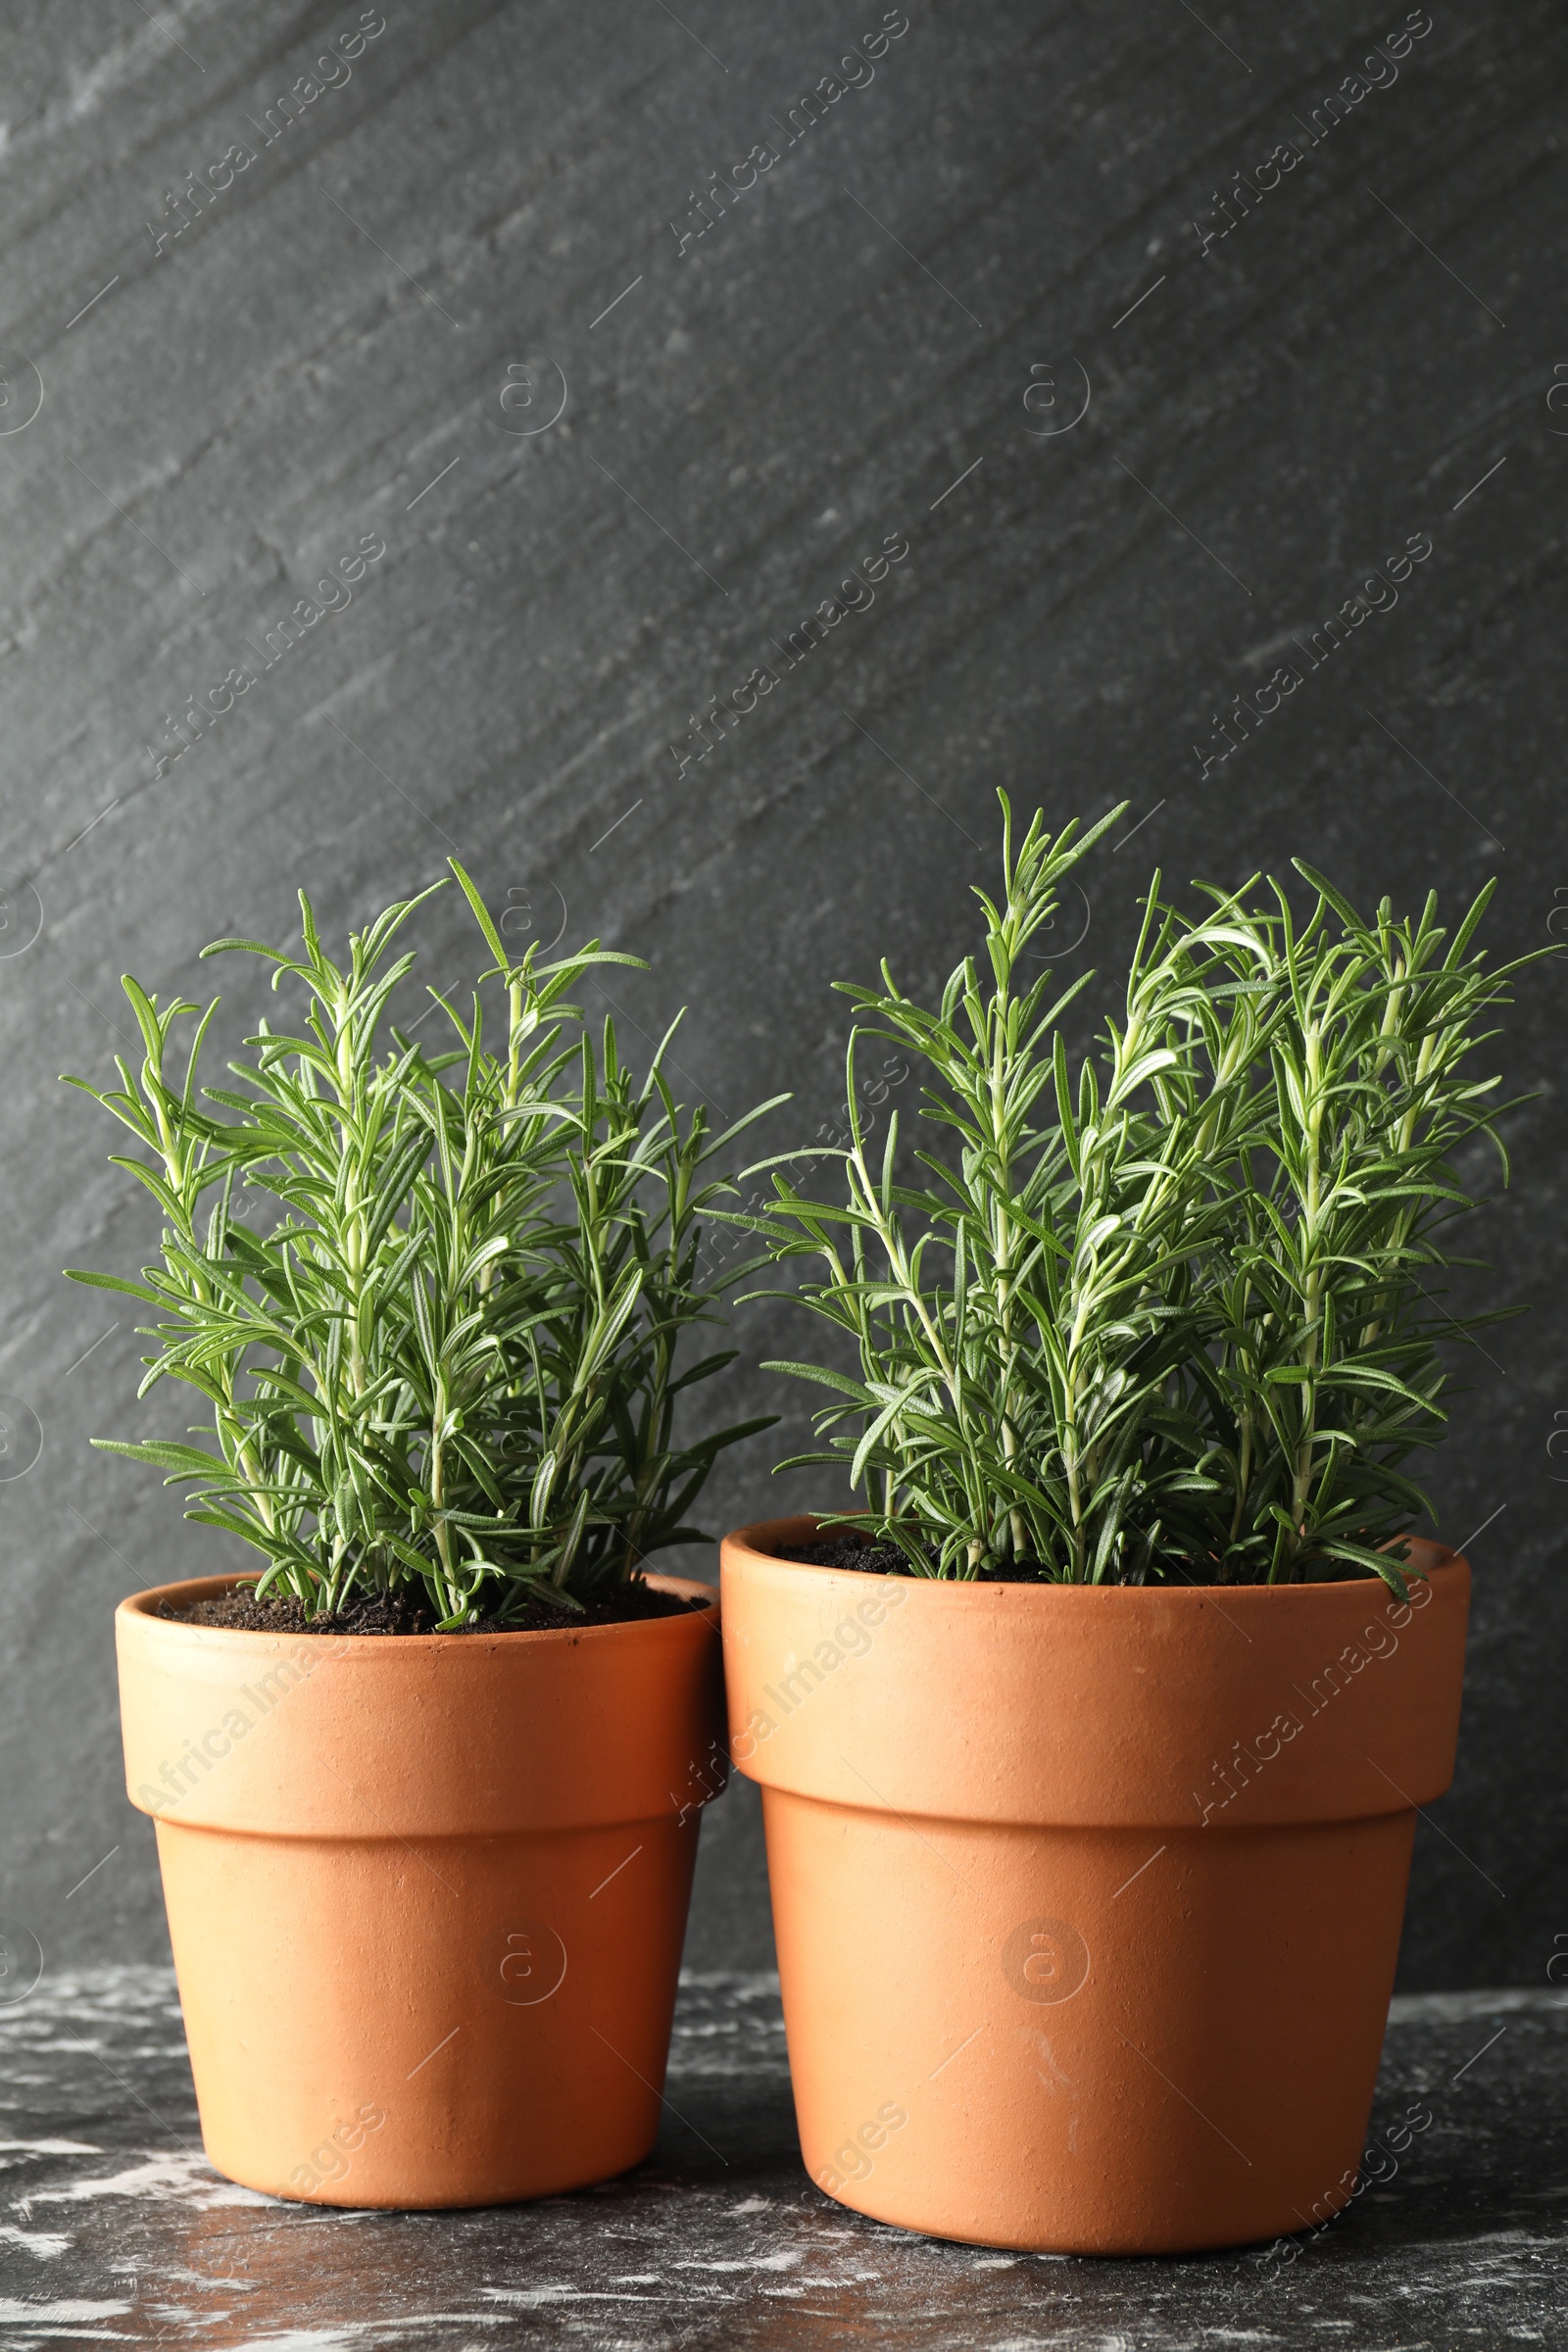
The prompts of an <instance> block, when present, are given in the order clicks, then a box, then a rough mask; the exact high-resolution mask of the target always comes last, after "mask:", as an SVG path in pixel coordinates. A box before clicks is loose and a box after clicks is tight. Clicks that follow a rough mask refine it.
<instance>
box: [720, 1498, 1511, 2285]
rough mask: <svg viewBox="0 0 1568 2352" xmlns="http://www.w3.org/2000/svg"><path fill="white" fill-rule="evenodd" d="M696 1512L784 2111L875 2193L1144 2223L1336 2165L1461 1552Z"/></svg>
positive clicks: (848, 2195) (1320, 2208)
mask: <svg viewBox="0 0 1568 2352" xmlns="http://www.w3.org/2000/svg"><path fill="white" fill-rule="evenodd" d="M812 1530H813V1523H812V1522H811V1521H810V1520H809V1519H785V1520H775V1521H773V1522H771V1523H770V1524H768V1525H766V1526H760V1527H753V1528H747V1529H743V1530H742V1531H741V1532H740V1533H739V1534H738V1535H734V1536H731V1537H729V1538H728V1540H727V1541H726V1543H725V1544H724V1547H723V1567H722V1592H723V1633H724V1654H725V1666H726V1672H727V1677H728V1684H729V1720H730V1744H731V1754H732V1756H733V1759H734V1762H735V1763H736V1764H737V1765H738V1766H739V1767H740V1769H741V1770H742V1771H743V1772H745V1773H747V1774H748V1775H749V1776H750V1777H751V1778H752V1779H753V1780H755V1781H758V1782H760V1784H761V1789H762V1807H763V1819H764V1822H765V1826H766V1835H767V1860H768V1875H769V1878H770V1881H771V1884H772V1896H773V1919H774V1926H775V1930H776V1933H777V1939H778V1957H779V1973H780V1976H781V1978H782V1981H783V1989H784V2017H785V2027H786V2032H787V2034H788V2039H789V2054H790V2066H791V2071H792V2073H793V2076H794V2082H795V2101H796V2112H797V2116H798V2118H799V2123H800V2132H801V2146H802V2150H803V2153H804V2155H805V2160H806V2164H807V2167H808V2170H809V2173H810V2175H811V2178H812V2179H813V2180H815V2181H817V2182H818V2183H819V2184H820V2186H821V2187H823V2188H825V2189H826V2190H827V2191H828V2192H829V2193H830V2194H831V2195H832V2196H835V2197H837V2198H839V2199H840V2201H841V2202H842V2203H844V2204H846V2205H851V2206H853V2207H855V2208H856V2209H857V2211H858V2212H861V2213H866V2214H870V2215H872V2216H874V2217H875V2218H876V2219H877V2220H879V2221H884V2222H896V2223H899V2224H901V2225H903V2227H905V2228H906V2229H921V2230H926V2231H928V2232H931V2233H932V2234H934V2235H938V2236H943V2237H956V2238H966V2239H970V2240H973V2241H974V2242H976V2243H979V2244H983V2245H999V2246H1008V2247H1016V2248H1029V2249H1035V2250H1039V2251H1049V2252H1066V2253H1094V2254H1128V2253H1141V2254H1154V2253H1175V2252H1180V2251H1183V2250H1186V2249H1189V2248H1197V2247H1201V2246H1222V2245H1235V2244H1241V2243H1245V2242H1247V2241H1248V2240H1251V2239H1257V2238H1264V2237H1271V2236H1274V2235H1276V2234H1283V2233H1285V2232H1288V2231H1291V2230H1297V2229H1302V2228H1304V2227H1305V2226H1306V2225H1307V2224H1309V2223H1311V2222H1315V2221H1318V2220H1321V2219H1323V2218H1325V2217H1326V2216H1327V2215H1328V2214H1329V2213H1331V2212H1333V2211H1334V2210H1336V2209H1337V2208H1338V2207H1339V2206H1340V2205H1342V2204H1344V2203H1345V2202H1346V2200H1347V2199H1348V2195H1349V2193H1350V2189H1351V2186H1352V2184H1353V2182H1354V2179H1355V2174H1356V2168H1357V2166H1358V2164H1359V2162H1360V2156H1361V2150H1362V2147H1363V2144H1364V2139H1365V2132H1366V2125H1367V2119H1368V2114H1369V2111H1370V2108H1371V2101H1372V2091H1373V2084H1374V2080H1375V2077H1376V2074H1377V2066H1378V2055H1379V2051H1380V2049H1381V2047H1382V2042H1383V2032H1384V2025H1385V2022H1386V2019H1387V2013H1388V2005H1389V1995H1390V1992H1391V1990H1392V1988H1393V1984H1394V1971H1395V1962H1396V1958H1397V1951H1398V1943H1399V1928H1400V1922H1401V1919H1402V1917H1403V1911H1404V1897H1405V1885H1406V1880H1407V1877H1408V1873H1409V1864H1410V1848H1411V1842H1412V1838H1413V1835H1414V1830H1415V1812H1414V1807H1415V1806H1416V1805H1418V1804H1426V1803H1429V1802H1430V1801H1431V1799H1432V1798H1434V1797H1436V1796H1440V1795H1442V1793H1443V1791H1444V1790H1445V1789H1446V1788H1447V1786H1448V1782H1449V1780H1450V1778H1451V1775H1452V1770H1453V1755H1454V1743H1455V1738H1456V1734H1457V1728H1458V1719H1459V1695H1460V1685H1461V1681H1462V1678H1463V1670H1464V1639H1465V1618H1466V1612H1467V1607H1468V1601H1469V1585H1470V1572H1469V1568H1468V1566H1467V1565H1466V1563H1465V1562H1464V1561H1463V1560H1461V1559H1458V1558H1456V1557H1455V1556H1454V1555H1453V1554H1452V1553H1451V1552H1448V1551H1446V1550H1445V1549H1444V1548H1443V1547H1442V1546H1441V1545H1438V1544H1418V1545H1417V1546H1415V1549H1416V1553H1417V1556H1418V1558H1419V1560H1420V1563H1421V1564H1422V1565H1423V1566H1425V1567H1427V1568H1428V1569H1430V1571H1431V1578H1430V1583H1429V1584H1427V1585H1426V1586H1423V1587H1420V1588H1417V1589H1416V1598H1417V1599H1418V1600H1419V1604H1420V1605H1419V1606H1416V1605H1412V1606H1411V1607H1410V1608H1408V1609H1406V1608H1402V1607H1401V1606H1400V1605H1399V1604H1398V1603H1397V1602H1396V1601H1395V1599H1394V1596H1393V1594H1392V1593H1388V1592H1387V1591H1386V1590H1385V1589H1384V1588H1383V1587H1382V1586H1381V1585H1378V1584H1376V1583H1373V1582H1371V1581H1365V1582H1355V1583H1349V1584H1336V1585H1314V1586H1305V1587H1293V1588H1285V1589H1281V1590H1278V1591H1272V1592H1271V1591H1269V1590H1268V1589H1267V1588H1257V1587H1250V1588H1249V1587H1243V1588H1233V1589H1230V1590H1227V1591H1226V1592H1224V1593H1210V1592H1205V1591H1203V1590H1201V1589H1198V1590H1195V1589H1190V1588H1189V1589H1177V1590H1170V1589H1155V1590H1142V1589H1134V1588H1123V1587H1101V1588H1096V1587H1087V1588H1086V1587H1081V1586H1080V1587H1062V1586H1026V1585H979V1584H938V1583H935V1582H926V1581H924V1580H916V1579H910V1578H903V1577H891V1578H890V1577H881V1576H867V1575H861V1574H858V1573H856V1572H855V1571H853V1570H844V1571H840V1570H831V1569H824V1568H813V1567H803V1566H799V1565H796V1564H794V1563H792V1562H789V1561H785V1560H780V1559H777V1558H775V1557H772V1556H770V1555H771V1554H772V1553H773V1552H774V1551H775V1550H776V1549H778V1548H779V1547H780V1546H782V1545H784V1544H803V1543H809V1541H810V1540H811V1535H812Z"/></svg>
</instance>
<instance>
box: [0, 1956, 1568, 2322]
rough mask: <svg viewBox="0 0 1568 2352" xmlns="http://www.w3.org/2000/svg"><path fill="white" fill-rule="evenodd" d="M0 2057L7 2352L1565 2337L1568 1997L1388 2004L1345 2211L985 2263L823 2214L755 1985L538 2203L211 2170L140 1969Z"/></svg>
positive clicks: (55, 1999) (34, 2021) (39, 2024)
mask: <svg viewBox="0 0 1568 2352" xmlns="http://www.w3.org/2000/svg"><path fill="white" fill-rule="evenodd" d="M0 2066H3V2076H0V2173H3V2179H0V2346H3V2347H4V2352H33V2348H34V2347H39V2346H43V2345H48V2344H159V2345H164V2346H167V2347H170V2348H171V2352H173V2348H175V2347H178V2346H182V2345H204V2346H206V2345H213V2346H221V2345H247V2346H268V2347H272V2348H273V2352H335V2348H336V2347H339V2346H342V2347H350V2346H354V2347H358V2346H361V2345H364V2346H376V2347H378V2346H382V2345H388V2346H399V2347H408V2348H409V2352H417V2348H420V2347H424V2346H431V2347H436V2346H439V2347H441V2348H442V2352H449V2348H450V2352H468V2348H469V2347H476V2346H484V2347H489V2346H492V2345H508V2344H528V2345H535V2344H542V2345H554V2344H571V2345H576V2346H584V2347H589V2348H593V2352H597V2348H599V2347H609V2346H612V2345H613V2346H615V2347H616V2348H617V2352H643V2348H644V2347H647V2348H648V2352H654V2348H655V2347H662V2346H666V2345H667V2346H683V2347H684V2346H699V2345H709V2344H712V2345H723V2346H725V2347H726V2348H728V2347H773V2346H785V2345H796V2344H806V2343H810V2344H845V2343H850V2344H855V2343H862V2342H863V2343H867V2344H876V2345H886V2344H896V2345H912V2346H921V2347H927V2346H929V2347H938V2346H941V2347H949V2346H962V2345H970V2344H974V2345H986V2346H991V2347H996V2348H997V2352H1029V2348H1030V2347H1034V2346H1046V2345H1052V2346H1056V2345H1060V2346H1066V2347H1071V2348H1073V2352H1091V2348H1093V2352H1133V2347H1139V2348H1140V2352H1141V2348H1143V2347H1149V2348H1150V2352H1177V2348H1178V2347H1189V2346H1192V2347H1199V2346H1202V2347H1209V2346H1221V2345H1233V2344H1256V2345H1269V2346H1276V2345H1278V2346H1286V2347H1294V2346H1306V2345H1312V2346H1325V2345H1335V2344H1341V2345H1345V2346H1348V2347H1350V2348H1351V2352H1418V2348H1419V2352H1426V2348H1427V2347H1431V2348H1432V2352H1447V2348H1448V2347H1456V2346H1492V2345H1498V2346H1502V2345H1513V2344H1519V2343H1539V2344H1548V2345H1562V2344H1568V2134H1565V2125H1568V1992H1561V1993H1559V1992H1552V1991H1549V1990H1544V1991H1542V1992H1539V1993H1537V1992H1525V1991H1508V1992H1500V1993H1490V1994H1489V1993H1479V1992H1465V1993H1454V1994H1443V1995H1423V1996H1420V1997H1417V1998H1412V1999H1408V2000H1401V2001H1397V2002H1396V2003H1395V2006H1394V2013H1393V2016H1392V2018H1391V2021H1390V2032H1389V2037H1388V2043H1387V2047H1386V2050H1385V2055H1384V2066H1383V2074H1382V2078H1381V2081H1380V2084H1379V2092H1378V2100H1377V2105H1376V2107H1375V2109H1374V2114H1373V2134H1372V2143H1371V2147H1370V2150H1369V2161H1368V2167H1367V2174H1366V2175H1365V2176H1364V2177H1363V2183H1362V2187H1361V2190H1360V2192H1359V2193H1358V2194H1357V2196H1356V2197H1355V2199H1354V2201H1353V2202H1352V2204H1351V2205H1350V2207H1349V2208H1348V2211H1347V2212H1346V2213H1345V2214H1344V2215H1342V2216H1341V2217H1340V2218H1339V2219H1337V2220H1336V2221H1335V2222H1333V2223H1332V2224H1330V2225H1329V2227H1328V2228H1327V2229H1324V2230H1323V2231H1322V2232H1321V2233H1320V2234H1319V2235H1317V2236H1316V2237H1314V2238H1311V2239H1302V2240H1294V2241H1291V2244H1290V2246H1288V2247H1286V2248H1284V2249H1279V2248H1276V2249H1273V2250H1268V2249H1257V2248H1254V2249H1250V2250H1244V2251H1242V2252H1239V2253H1234V2254H1219V2255H1208V2256H1203V2257H1198V2258H1194V2259H1192V2260H1189V2261H1182V2262H1164V2261H1161V2262H1153V2261H1140V2262H1106V2261H1079V2260H1073V2259H1069V2258H1066V2257H1062V2256H1054V2257H1041V2256H1035V2255H1029V2256H1020V2257H1010V2256H1007V2255H1005V2254H995V2253H988V2252H985V2251H984V2250H982V2249H979V2248H975V2247H972V2246H960V2245H954V2244H948V2243H944V2242H939V2241H937V2240H934V2239H930V2238H922V2237H913V2236H908V2235H907V2234H905V2233H904V2232H902V2231H899V2230H894V2229H885V2228H883V2227H881V2226H880V2225H878V2224H875V2223H871V2222H865V2221H862V2220H860V2218H859V2217H858V2215H856V2214H853V2213H850V2212H847V2211H846V2210H845V2209H844V2208H843V2207H842V2206H839V2205H835V2204H833V2203H832V2202H831V2201H830V2200H829V2199H828V2198H826V2197H824V2196H822V2195H820V2194H819V2193H818V2192H817V2190H816V2189H815V2188H813V2187H812V2186H811V2185H810V2183H809V2181H808V2180H807V2179H806V2177H805V2175H804V2174H803V2173H802V2171H801V2168H800V2160H799V2156H798V2152H797V2149H796V2142H795V2131H794V2122H793V2116H792V2111H791V2106H790V2097H789V2083H788V2077H787V2074H786V2070H785V2062H784V2035H783V2028H782V2022H781V2019H780V2015H779V2007H778V1994H777V1987H776V1983H775V1982H774V1980H772V1979H770V1978H766V1977H738V1976H726V1977H703V1978H694V1979H689V1980H688V1981H687V1982H686V1984H685V1985H684V1986H683V1990H682V1995H681V2004H680V2010H679V2013H678V2018H677V2023H676V2029H675V2043H674V2049H673V2053H672V2057H671V2065H670V2074H669V2081H668V2083H667V2091H668V2102H667V2107H668V2112H667V2114H666V2123H665V2131H664V2133H663V2135H662V2140H661V2143H660V2147H659V2150H658V2153H657V2155H656V2156H655V2157H654V2159H653V2160H652V2161H651V2162H650V2163H648V2164H647V2165H645V2166H644V2167H642V2169H641V2170H640V2171H638V2172H637V2173H635V2174H632V2175H630V2176H628V2177H627V2178H625V2179H623V2180H615V2181H612V2182H609V2183H607V2184H606V2185H605V2186H603V2187H601V2188H598V2189H595V2190H593V2191H591V2192H589V2193H588V2194H585V2195H577V2196H569V2197H557V2198H551V2199H549V2200H548V2201H546V2202H544V2203H542V2204H539V2205H534V2206H519V2207H512V2208H502V2209H493V2210H488V2211H482V2212H472V2213H459V2214H383V2213H340V2212H329V2211H322V2210H319V2209H313V2208H309V2207H304V2206H291V2205H284V2204H278V2203H275V2202H274V2201H272V2200H271V2199H270V2198H268V2197H263V2196H258V2195H256V2194H255V2193H253V2192H252V2191H251V2190H249V2189H243V2188H236V2187H234V2186H233V2185H232V2184H231V2183H230V2182H228V2181H226V2180H221V2179H220V2178H219V2176H218V2175H217V2174H215V2173H214V2172H213V2171H212V2169H211V2168H210V2167H209V2165H208V2164H207V2162H206V2160H205V2158H204V2156H203V2154H202V2150H201V2144H200V2140H199V2137H198V2134H197V2131H196V2120H195V2103H194V2099H193V2096H192V2091H191V2082H190V2074H189V2070H188V2068H187V2066H186V2062H185V2050H184V2043H183V2038H182V2036H181V2033H180V2022H179V2009H178V2004H177V2001H176V1999H175V1996H174V1989H173V1982H172V1977H171V1976H170V1975H168V1974H167V1973H166V1972H164V1971H161V1970H155V1969H147V1968H117V1969H102V1970H95V1971H91V1972H83V1973H79V1974H77V1975H74V1976H66V1975H64V1974H53V1975H46V1976H45V1978H44V1979H43V1981H42V1982H41V1983H40V1984H39V1985H38V1986H37V1988H36V1989H35V1990H34V1991H33V1992H32V1993H31V1994H30V1995H29V1996H28V1997H27V1998H26V1999H25V2001H23V2002H21V2003H19V2004H17V2005H15V2006H13V2007H11V2008H9V2009H0ZM1411 2113H1419V2114H1421V2115H1425V2116H1427V2117H1429V2118H1430V2122H1429V2123H1428V2124H1427V2125H1426V2126H1425V2127H1424V2128H1422V2129H1421V2130H1420V2131H1418V2132H1417V2133H1416V2134H1415V2135H1414V2136H1410V2135H1409V2134H1408V2132H1407V2131H1406V2130H1405V2128H1404V2127H1403V2124H1402V2120H1401V2119H1403V2118H1405V2117H1406V2116H1408V2115H1410V2114H1411ZM1373 2176H1377V2177H1375V2178H1374V2177H1373Z"/></svg>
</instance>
